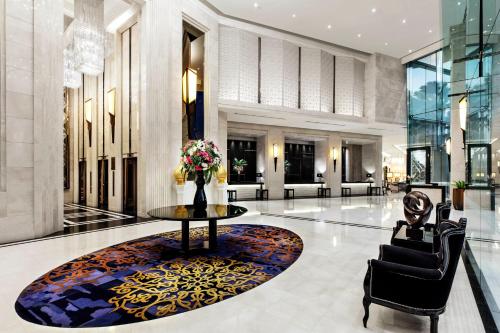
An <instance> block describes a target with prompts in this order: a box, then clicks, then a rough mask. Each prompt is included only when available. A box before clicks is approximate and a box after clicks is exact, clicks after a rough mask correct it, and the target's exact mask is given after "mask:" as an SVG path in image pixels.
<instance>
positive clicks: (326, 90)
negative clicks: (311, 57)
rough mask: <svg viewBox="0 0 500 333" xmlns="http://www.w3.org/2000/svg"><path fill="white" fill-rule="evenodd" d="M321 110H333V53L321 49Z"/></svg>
mask: <svg viewBox="0 0 500 333" xmlns="http://www.w3.org/2000/svg"><path fill="white" fill-rule="evenodd" d="M320 107H321V111H323V112H333V55H332V54H330V53H328V52H325V51H321V105H320Z"/></svg>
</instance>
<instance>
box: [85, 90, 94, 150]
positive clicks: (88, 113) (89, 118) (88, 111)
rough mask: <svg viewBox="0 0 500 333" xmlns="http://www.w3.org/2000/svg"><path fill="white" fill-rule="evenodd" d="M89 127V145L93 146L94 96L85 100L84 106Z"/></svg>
mask: <svg viewBox="0 0 500 333" xmlns="http://www.w3.org/2000/svg"><path fill="white" fill-rule="evenodd" d="M83 111H84V115H85V120H86V121H87V129H88V131H89V147H92V98H89V99H88V100H86V101H85V104H84V106H83Z"/></svg>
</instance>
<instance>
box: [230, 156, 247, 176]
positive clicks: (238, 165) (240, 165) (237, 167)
mask: <svg viewBox="0 0 500 333" xmlns="http://www.w3.org/2000/svg"><path fill="white" fill-rule="evenodd" d="M247 165H248V163H247V161H245V160H244V159H241V160H239V159H237V158H236V157H235V158H234V160H233V170H234V171H236V172H237V173H238V174H239V173H240V172H243V169H245V167H246V166H247Z"/></svg>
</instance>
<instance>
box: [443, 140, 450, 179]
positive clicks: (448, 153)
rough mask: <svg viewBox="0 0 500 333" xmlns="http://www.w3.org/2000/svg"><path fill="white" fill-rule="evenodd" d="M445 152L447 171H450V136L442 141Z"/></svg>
mask: <svg viewBox="0 0 500 333" xmlns="http://www.w3.org/2000/svg"><path fill="white" fill-rule="evenodd" d="M444 145H445V149H446V154H447V155H448V172H449V171H451V138H448V139H446V141H445V142H444Z"/></svg>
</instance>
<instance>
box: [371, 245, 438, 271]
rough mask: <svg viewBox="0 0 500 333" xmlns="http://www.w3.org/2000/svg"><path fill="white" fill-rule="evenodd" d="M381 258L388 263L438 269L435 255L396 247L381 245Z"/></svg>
mask: <svg viewBox="0 0 500 333" xmlns="http://www.w3.org/2000/svg"><path fill="white" fill-rule="evenodd" d="M379 258H380V259H381V260H383V261H386V262H391V263H396V264H401V265H407V266H414V267H418V268H428V269H437V266H438V262H437V261H438V258H437V256H436V255H435V254H431V253H426V252H422V251H417V250H413V249H407V248H403V247H399V246H394V245H380V256H379Z"/></svg>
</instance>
